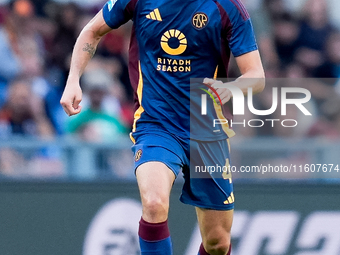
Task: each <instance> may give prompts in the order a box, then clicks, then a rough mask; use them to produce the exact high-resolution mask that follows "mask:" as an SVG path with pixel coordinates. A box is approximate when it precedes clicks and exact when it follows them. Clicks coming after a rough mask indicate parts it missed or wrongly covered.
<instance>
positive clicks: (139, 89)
mask: <svg viewBox="0 0 340 255" xmlns="http://www.w3.org/2000/svg"><path fill="white" fill-rule="evenodd" d="M138 71H139V80H138V87H137V98H138V102H139V107H138V109H137V111H136V112H135V115H134V121H133V126H132V132H131V133H130V139H131V141H132V142H133V143H135V139H134V138H133V136H132V133H133V132H135V131H136V124H137V121H138V120H139V119H140V116H141V115H142V113H143V112H144V108H143V106H142V97H143V76H142V68H141V66H140V62H139V61H138Z"/></svg>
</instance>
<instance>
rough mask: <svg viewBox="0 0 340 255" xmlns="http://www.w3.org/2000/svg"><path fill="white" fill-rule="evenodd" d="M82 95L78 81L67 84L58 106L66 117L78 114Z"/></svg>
mask: <svg viewBox="0 0 340 255" xmlns="http://www.w3.org/2000/svg"><path fill="white" fill-rule="evenodd" d="M82 96H83V93H82V91H81V88H80V84H79V81H77V82H69V81H68V82H67V84H66V87H65V90H64V93H63V96H62V97H61V100H60V104H61V105H62V107H63V108H64V111H65V112H66V113H67V115H68V116H72V115H75V114H78V113H80V111H81V105H79V104H80V102H81V100H82Z"/></svg>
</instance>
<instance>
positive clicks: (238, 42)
mask: <svg viewBox="0 0 340 255" xmlns="http://www.w3.org/2000/svg"><path fill="white" fill-rule="evenodd" d="M221 5H222V7H223V8H224V10H225V12H226V15H227V18H226V19H227V22H226V24H224V27H223V29H225V31H224V32H225V33H223V34H225V35H227V38H226V39H227V41H228V43H229V48H230V50H231V52H232V53H233V55H234V56H235V57H238V56H241V55H243V54H245V53H248V52H251V51H254V50H257V49H258V47H257V43H256V39H255V34H254V29H253V25H252V23H251V19H250V17H249V14H248V12H247V10H246V9H245V7H244V5H243V4H242V3H241V2H240V1H239V0H224V1H223V2H222V1H221Z"/></svg>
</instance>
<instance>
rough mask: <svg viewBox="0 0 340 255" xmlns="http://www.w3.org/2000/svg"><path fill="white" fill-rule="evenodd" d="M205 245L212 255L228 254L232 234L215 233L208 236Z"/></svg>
mask: <svg viewBox="0 0 340 255" xmlns="http://www.w3.org/2000/svg"><path fill="white" fill-rule="evenodd" d="M203 245H204V249H205V250H206V251H207V253H209V254H211V255H226V254H227V253H228V251H229V247H230V235H229V234H223V235H221V234H220V235H215V236H211V237H210V238H208V239H207V240H206V241H205V243H204V244H203Z"/></svg>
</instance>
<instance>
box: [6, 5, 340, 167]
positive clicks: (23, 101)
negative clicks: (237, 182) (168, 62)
mask: <svg viewBox="0 0 340 255" xmlns="http://www.w3.org/2000/svg"><path fill="white" fill-rule="evenodd" d="M287 1H288V0H262V1H260V0H259V1H257V2H258V4H257V8H255V9H254V8H250V14H251V16H252V20H253V24H254V28H255V32H256V34H257V40H258V44H259V48H260V52H261V55H262V60H263V64H264V67H265V70H266V76H267V77H268V78H291V79H293V80H294V79H295V80H297V79H300V78H314V79H311V80H310V82H306V81H304V82H302V83H301V84H300V87H306V88H308V90H309V91H310V92H311V93H312V97H313V100H312V101H311V102H310V104H311V109H313V117H310V118H306V117H305V116H302V117H301V121H302V123H304V125H303V128H297V129H294V130H296V131H294V132H295V133H296V134H292V132H291V130H287V129H283V128H280V126H279V125H278V126H275V127H274V128H272V127H269V128H262V129H254V128H252V129H251V128H237V129H239V130H237V131H238V132H239V133H240V135H241V136H245V137H246V136H292V135H296V136H302V137H315V136H325V137H330V138H334V137H340V98H339V97H340V96H339V95H340V93H339V92H340V85H339V84H338V78H339V77H340V32H339V29H338V28H337V27H336V26H335V24H333V23H332V22H331V19H330V16H329V10H330V8H332V6H330V5H329V4H328V2H327V1H326V0H306V1H305V3H304V4H302V7H301V8H299V10H295V11H292V10H291V9H290V8H287ZM78 2H79V1H78ZM251 2H252V1H245V4H246V5H247V4H249V5H251ZM104 3H105V1H95V4H92V5H89V4H86V5H85V4H84V5H81V4H77V3H74V2H72V1H69V2H68V1H63V3H60V2H57V1H52V0H13V1H9V2H8V3H7V2H6V3H3V4H2V5H0V139H3V140H6V139H11V137H13V136H22V135H24V136H28V137H39V138H41V139H51V138H55V137H56V136H59V135H63V134H76V136H78V137H79V138H80V139H82V140H84V141H89V142H105V141H112V142H114V141H115V140H118V139H117V138H119V137H121V136H126V134H127V133H128V132H129V131H130V128H131V125H132V122H133V111H134V108H133V96H132V95H133V93H132V90H131V87H130V82H129V78H128V70H127V62H128V61H127V59H128V46H129V37H130V30H131V23H127V24H126V25H125V26H122V27H121V28H120V29H118V30H115V31H112V32H111V33H109V34H108V35H107V36H105V38H104V39H103V40H102V41H101V42H100V44H99V46H98V49H97V52H96V55H95V57H94V58H93V59H92V60H91V62H90V63H89V66H88V67H87V69H86V70H85V73H84V75H83V77H82V80H81V84H82V86H83V88H84V97H83V102H82V106H83V111H82V113H81V114H79V115H78V116H74V117H71V118H69V117H67V115H66V114H64V112H63V109H62V107H61V106H60V104H59V101H60V98H61V95H62V91H63V89H64V86H65V83H66V79H67V75H68V70H69V63H70V58H71V53H72V49H73V46H74V43H75V41H76V38H77V36H78V34H79V32H80V31H81V29H82V28H83V26H84V25H85V24H86V23H87V22H88V21H89V20H90V19H91V18H92V17H93V16H94V14H95V13H97V12H98V11H99V10H100V9H101V8H102V6H103V5H104ZM230 75H231V76H232V77H236V76H237V75H239V73H238V71H237V69H236V67H235V63H234V64H233V65H232V68H231V71H230ZM323 78H328V79H323ZM268 84H269V86H267V89H266V91H265V92H264V93H261V94H260V95H258V96H257V98H256V102H255V103H256V104H257V106H259V107H261V106H262V107H264V109H268V108H270V102H271V96H272V91H271V85H270V84H271V83H270V82H269V83H268ZM273 84H276V83H273ZM273 86H276V85H273ZM297 111H298V110H297V109H291V111H289V109H288V113H287V115H289V116H287V118H294V117H296V116H297V115H299V114H300V112H297ZM300 115H301V114H300ZM272 117H273V118H277V116H272ZM247 118H249V119H251V118H253V119H258V117H256V116H251V114H249V116H247ZM43 154H44V153H43ZM45 154H46V153H45ZM45 154H44V155H45ZM52 154H53V153H52ZM10 157H11V156H10V152H9V151H8V150H2V151H0V169H1V171H2V172H6V171H4V169H10V168H11V166H8V160H7V159H8V158H10ZM14 161H15V160H14Z"/></svg>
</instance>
